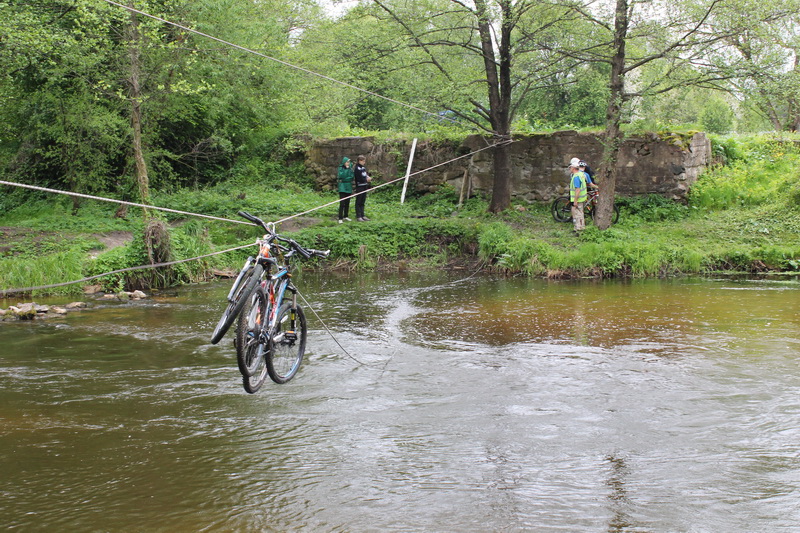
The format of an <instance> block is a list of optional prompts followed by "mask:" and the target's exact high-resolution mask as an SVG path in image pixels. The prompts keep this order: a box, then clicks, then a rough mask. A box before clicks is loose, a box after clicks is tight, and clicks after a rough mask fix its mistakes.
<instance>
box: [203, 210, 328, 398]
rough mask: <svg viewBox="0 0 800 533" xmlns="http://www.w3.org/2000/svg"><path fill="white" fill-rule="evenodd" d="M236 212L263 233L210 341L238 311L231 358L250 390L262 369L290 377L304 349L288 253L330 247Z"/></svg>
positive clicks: (280, 378)
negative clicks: (307, 242) (298, 239)
mask: <svg viewBox="0 0 800 533" xmlns="http://www.w3.org/2000/svg"><path fill="white" fill-rule="evenodd" d="M239 215H240V216H242V217H244V218H246V219H247V220H249V221H251V222H253V223H255V224H258V225H259V226H261V227H262V228H263V229H264V230H265V231H266V234H265V235H264V236H263V237H262V238H261V239H259V240H258V241H257V244H258V246H259V253H258V256H256V257H252V256H251V257H249V258H248V259H247V261H246V262H245V264H244V266H243V267H242V270H241V271H240V272H239V275H238V276H237V277H236V280H235V281H234V283H233V287H232V288H231V290H230V292H229V293H228V305H227V307H226V308H225V311H224V313H223V314H222V317H221V318H220V320H219V323H218V324H217V327H216V329H215V330H214V333H213V334H212V336H211V343H212V344H216V343H218V342H219V341H220V340H221V339H222V337H224V336H225V333H226V332H227V331H228V329H229V328H230V326H231V324H232V323H233V321H234V320H235V319H236V318H237V317H238V322H237V325H236V334H235V337H234V345H235V346H236V360H237V363H238V366H239V371H240V372H241V373H242V378H243V379H242V382H243V385H244V389H245V390H246V391H247V392H249V393H255V392H257V391H258V390H259V389H260V388H261V386H262V385H263V384H264V381H266V377H267V375H269V377H270V378H271V379H272V380H273V381H274V382H275V383H286V382H287V381H289V380H290V379H292V378H293V377H294V376H295V374H296V373H297V371H298V370H299V368H300V364H301V363H302V361H303V355H304V354H305V346H306V336H307V325H306V318H305V314H304V313H303V308H302V307H301V306H300V305H299V304H298V303H297V288H296V287H295V286H294V284H293V283H292V281H291V259H292V258H293V257H295V256H296V255H300V256H301V257H302V258H304V259H309V258H311V257H328V255H329V254H330V251H329V250H326V251H320V250H312V249H310V248H304V247H303V246H301V245H300V244H298V243H297V242H296V241H294V240H293V239H288V238H286V237H282V236H281V235H279V234H277V233H276V232H275V229H274V227H273V226H271V225H269V224H267V223H265V222H264V221H263V220H261V219H260V218H258V217H256V216H253V215H251V214H249V213H247V212H245V211H240V212H239ZM281 243H283V244H281ZM284 245H285V246H284ZM287 291H288V292H289V293H290V295H291V296H290V297H289V298H286V293H287Z"/></svg>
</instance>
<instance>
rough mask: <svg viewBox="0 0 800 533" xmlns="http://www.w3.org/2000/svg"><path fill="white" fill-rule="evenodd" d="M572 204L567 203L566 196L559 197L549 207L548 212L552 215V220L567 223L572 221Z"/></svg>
mask: <svg viewBox="0 0 800 533" xmlns="http://www.w3.org/2000/svg"><path fill="white" fill-rule="evenodd" d="M571 203H572V202H570V201H569V197H568V196H559V197H558V198H556V199H555V200H553V203H552V204H551V205H550V212H551V213H552V214H553V219H555V221H556V222H569V221H570V220H572V208H571V205H570V204H571Z"/></svg>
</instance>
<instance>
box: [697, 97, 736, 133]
mask: <svg viewBox="0 0 800 533" xmlns="http://www.w3.org/2000/svg"><path fill="white" fill-rule="evenodd" d="M700 122H701V123H702V124H703V127H704V128H705V130H706V131H708V132H710V133H720V134H722V133H729V132H730V131H732V130H733V110H732V109H731V106H730V105H728V103H727V102H725V101H724V100H722V99H721V98H712V99H710V100H709V101H707V102H706V104H705V107H704V109H703V111H702V112H701V113H700Z"/></svg>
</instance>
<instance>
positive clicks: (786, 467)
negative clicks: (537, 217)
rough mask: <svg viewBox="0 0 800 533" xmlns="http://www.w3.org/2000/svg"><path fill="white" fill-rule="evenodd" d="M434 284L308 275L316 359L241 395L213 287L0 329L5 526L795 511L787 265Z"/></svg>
mask: <svg viewBox="0 0 800 533" xmlns="http://www.w3.org/2000/svg"><path fill="white" fill-rule="evenodd" d="M448 281H454V280H453V279H448V278H447V277H446V276H444V275H438V276H417V275H405V276H394V275H374V276H373V275H359V276H355V277H350V276H337V275H328V274H326V275H315V274H311V273H305V274H303V275H302V279H301V280H300V282H299V283H298V285H299V286H300V288H301V290H303V294H304V295H305V296H306V297H307V298H308V300H309V301H310V303H311V305H312V306H313V308H314V309H315V310H316V311H317V312H318V313H319V318H317V317H316V316H315V315H314V314H313V313H312V312H307V316H308V317H309V323H310V326H311V328H312V331H311V333H310V336H309V347H310V350H311V353H309V354H308V358H307V361H306V363H305V364H304V366H303V368H302V369H301V370H300V373H299V375H298V377H297V378H296V379H295V380H294V381H293V382H291V383H289V384H287V385H285V386H277V385H271V384H270V386H267V387H266V388H265V390H264V391H263V392H262V393H260V394H258V395H255V396H251V395H247V394H245V393H244V392H243V390H242V388H241V384H240V381H239V378H238V372H237V369H236V363H235V360H234V353H233V348H232V346H231V345H230V342H229V339H226V340H224V341H223V342H222V343H221V344H220V345H217V346H212V345H210V344H209V343H208V337H209V332H210V331H211V330H212V329H213V326H214V324H215V323H216V320H217V318H218V317H217V315H218V313H219V312H220V311H221V301H222V299H223V298H224V296H225V294H226V293H227V289H228V287H227V284H211V285H203V286H196V287H190V288H186V289H181V290H179V291H173V292H171V293H167V294H164V295H161V296H158V297H156V298H153V299H151V300H147V301H144V302H140V303H135V304H122V305H118V304H104V305H105V306H104V307H102V308H99V309H94V310H91V311H88V312H81V313H79V314H74V315H69V316H68V317H66V318H64V319H57V320H54V321H49V322H36V323H24V324H23V323H14V324H9V323H4V324H2V325H0V346H2V351H0V354H2V356H1V357H0V468H1V469H2V476H0V496H2V498H0V524H1V525H2V526H4V527H5V528H6V529H9V528H17V529H23V530H30V529H34V530H35V529H50V528H54V527H58V528H59V529H67V530H107V529H113V530H128V529H145V530H153V529H155V530H162V529H164V530H166V529H179V530H192V531H203V530H213V531H216V530H255V531H458V532H464V531H466V532H469V531H526V530H527V531H602V530H608V531H620V532H621V531H692V530H694V531H741V530H747V531H775V530H780V529H782V528H783V529H787V530H788V529H791V528H792V527H794V524H796V523H797V521H798V520H800V511H798V509H799V508H800V506H798V500H797V494H798V492H800V491H799V490H798V489H800V464H798V463H799V461H800V444H799V443H800V425H798V424H797V421H798V415H800V400H798V398H800V394H798V393H800V368H798V347H800V298H798V296H799V295H800V287H798V284H797V283H765V282H752V281H709V280H677V281H666V280H647V281H632V282H607V281H606V282H598V281H587V282H546V281H540V280H522V279H491V278H474V279H470V280H467V281H465V282H462V283H451V284H448ZM323 322H324V324H325V325H326V326H327V327H328V328H330V330H331V331H332V332H333V334H334V335H335V337H336V341H334V340H333V339H332V338H331V337H330V336H329V335H328V333H327V332H326V331H325V328H323V326H322V323H323ZM337 342H338V343H340V344H341V345H342V346H344V347H345V348H346V350H347V351H348V352H349V353H350V355H351V356H352V357H348V356H347V355H345V354H344V353H343V352H342V350H341V349H340V347H339V345H338V344H337ZM109 516H113V517H114V520H113V525H109V524H110V522H109Z"/></svg>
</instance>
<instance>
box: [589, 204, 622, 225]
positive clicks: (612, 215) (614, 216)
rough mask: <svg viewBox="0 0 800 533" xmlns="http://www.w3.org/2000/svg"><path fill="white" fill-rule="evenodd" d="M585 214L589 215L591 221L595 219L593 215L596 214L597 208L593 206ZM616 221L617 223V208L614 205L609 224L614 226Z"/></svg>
mask: <svg viewBox="0 0 800 533" xmlns="http://www.w3.org/2000/svg"><path fill="white" fill-rule="evenodd" d="M586 212H587V213H589V216H590V217H591V219H592V220H594V218H595V216H594V214H595V213H596V212H597V206H594V207H593V209H588V210H587V211H586ZM618 221H619V206H618V205H617V204H614V212H613V213H612V214H611V223H612V224H616V223H617V222H618Z"/></svg>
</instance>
